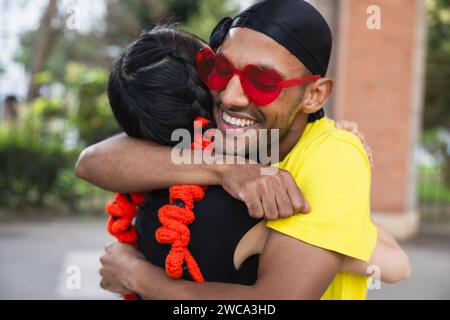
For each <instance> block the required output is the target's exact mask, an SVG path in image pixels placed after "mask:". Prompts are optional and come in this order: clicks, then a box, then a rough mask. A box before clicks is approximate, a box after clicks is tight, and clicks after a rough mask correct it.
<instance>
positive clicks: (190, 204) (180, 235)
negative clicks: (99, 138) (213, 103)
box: [106, 117, 212, 300]
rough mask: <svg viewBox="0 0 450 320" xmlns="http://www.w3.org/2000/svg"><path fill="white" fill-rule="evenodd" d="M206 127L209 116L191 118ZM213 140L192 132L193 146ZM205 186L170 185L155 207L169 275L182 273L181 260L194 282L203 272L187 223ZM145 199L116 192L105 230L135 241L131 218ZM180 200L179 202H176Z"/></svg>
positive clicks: (108, 207)
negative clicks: (192, 250) (191, 248)
mask: <svg viewBox="0 0 450 320" xmlns="http://www.w3.org/2000/svg"><path fill="white" fill-rule="evenodd" d="M196 123H200V124H201V127H202V128H203V127H205V126H206V125H207V124H208V123H209V120H207V119H205V118H203V117H197V118H196V119H195V122H194V127H196ZM211 143H212V140H211V139H204V137H203V134H202V133H201V132H199V133H196V134H195V135H194V142H192V148H193V149H205V148H206V147H207V146H209V145H210V144H211ZM205 190H206V187H205V186H196V185H179V186H173V187H171V188H170V189H169V194H170V196H169V203H170V204H168V205H165V206H163V207H161V208H160V209H159V210H158V218H159V221H160V222H161V224H162V227H160V228H158V230H156V234H155V237H156V240H157V241H158V242H159V243H164V244H171V245H172V247H171V249H170V252H169V254H168V255H167V257H166V273H167V275H168V276H169V277H171V278H175V279H177V278H180V277H182V275H183V263H184V262H185V263H186V266H187V269H188V271H189V273H190V275H191V276H192V279H194V281H196V282H204V281H205V280H204V278H203V275H202V273H201V271H200V268H199V266H198V264H197V262H196V261H195V259H194V257H193V256H192V254H191V253H190V251H189V250H188V249H187V246H188V245H189V241H190V231H189V228H188V227H187V226H188V225H189V224H191V223H192V222H194V220H195V215H194V212H193V211H192V209H193V208H194V202H195V201H200V200H201V199H203V197H204V194H205V193H204V191H205ZM143 201H144V196H143V194H142V193H130V194H124V193H117V194H116V195H115V196H114V201H113V202H109V203H107V204H106V212H107V213H108V214H109V219H108V223H107V230H108V232H109V233H110V234H111V235H112V236H114V237H115V238H116V239H117V240H118V241H119V242H122V243H128V244H131V245H135V244H136V241H137V233H136V228H135V226H134V225H133V219H134V218H135V216H136V213H137V207H138V206H139V204H141V203H142V202H143ZM180 201H181V203H182V206H180V205H175V204H174V203H175V202H176V203H177V204H179V203H180ZM124 299H125V300H136V295H135V294H133V293H131V294H127V295H125V296H124Z"/></svg>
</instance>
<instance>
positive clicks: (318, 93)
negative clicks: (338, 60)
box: [302, 78, 333, 114]
mask: <svg viewBox="0 0 450 320" xmlns="http://www.w3.org/2000/svg"><path fill="white" fill-rule="evenodd" d="M332 91H333V80H331V79H329V78H320V79H318V80H316V81H315V82H314V83H313V84H310V85H309V86H307V88H306V92H305V95H304V97H303V101H302V110H303V112H305V113H307V114H311V113H314V112H316V111H318V110H320V109H321V108H322V107H323V106H324V105H325V103H326V102H327V100H328V98H329V97H330V95H331V92H332Z"/></svg>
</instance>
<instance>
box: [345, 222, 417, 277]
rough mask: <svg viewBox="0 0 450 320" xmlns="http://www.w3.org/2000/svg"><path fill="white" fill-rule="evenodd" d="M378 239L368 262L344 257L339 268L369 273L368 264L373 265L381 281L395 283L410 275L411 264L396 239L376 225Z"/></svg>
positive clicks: (364, 273)
mask: <svg viewBox="0 0 450 320" xmlns="http://www.w3.org/2000/svg"><path fill="white" fill-rule="evenodd" d="M377 228H378V241H377V245H376V247H375V251H374V253H373V255H372V258H371V259H370V261H369V262H364V261H361V260H357V259H353V258H349V257H346V258H345V260H344V262H343V264H342V267H341V270H342V271H344V272H351V273H356V274H361V275H370V274H369V273H368V268H369V266H372V265H375V266H378V267H379V269H380V276H381V281H383V282H386V283H395V282H399V281H402V280H405V279H408V278H409V277H410V276H411V265H410V262H409V258H408V255H407V254H406V253H405V251H403V249H402V248H401V247H400V245H399V244H398V243H397V241H396V240H395V239H394V238H393V237H392V236H391V235H390V234H389V233H388V232H387V231H386V230H385V229H383V228H382V227H380V226H379V225H377Z"/></svg>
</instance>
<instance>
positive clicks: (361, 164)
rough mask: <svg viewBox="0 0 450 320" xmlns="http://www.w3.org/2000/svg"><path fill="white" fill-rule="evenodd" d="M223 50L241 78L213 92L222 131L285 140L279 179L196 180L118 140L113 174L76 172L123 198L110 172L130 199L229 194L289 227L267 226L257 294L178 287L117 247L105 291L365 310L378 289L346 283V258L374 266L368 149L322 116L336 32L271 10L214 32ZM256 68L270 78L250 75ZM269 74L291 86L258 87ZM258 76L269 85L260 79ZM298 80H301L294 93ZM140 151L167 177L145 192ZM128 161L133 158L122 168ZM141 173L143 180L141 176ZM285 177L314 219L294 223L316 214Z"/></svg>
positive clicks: (215, 286) (292, 12)
mask: <svg viewBox="0 0 450 320" xmlns="http://www.w3.org/2000/svg"><path fill="white" fill-rule="evenodd" d="M214 43H216V44H218V45H219V46H220V48H218V52H219V53H220V54H221V55H223V56H224V57H226V58H227V59H228V60H230V61H231V62H232V65H233V66H234V68H235V70H234V71H233V72H234V74H233V75H232V76H231V77H229V79H227V84H226V86H225V87H224V88H221V89H219V90H215V91H213V97H214V99H215V102H216V104H215V106H214V118H215V120H216V123H217V127H218V129H219V130H221V131H226V130H234V129H236V128H238V127H242V126H240V125H239V123H241V122H242V121H246V122H247V123H251V126H250V127H251V129H255V130H259V129H278V130H279V133H280V141H279V153H280V157H279V158H280V159H282V161H281V162H279V163H278V164H277V166H278V167H279V168H280V169H282V170H279V173H278V174H276V175H274V176H266V177H262V176H258V175H259V167H258V166H257V165H253V166H252V165H247V167H245V170H243V169H241V170H234V169H230V167H229V166H227V165H222V166H210V167H208V166H205V165H198V166H195V167H190V169H189V172H186V171H187V170H186V168H185V167H183V166H179V167H177V166H175V165H173V164H171V163H170V161H168V160H167V159H168V157H169V153H168V151H167V150H166V149H165V148H164V147H156V146H152V147H149V146H148V145H147V147H148V149H147V150H150V149H151V152H150V151H148V152H147V153H145V151H144V149H145V148H146V147H144V144H139V143H138V142H130V141H127V142H125V140H126V138H121V139H122V142H121V141H120V139H119V140H118V139H116V140H114V143H115V147H112V144H107V143H106V144H105V143H104V146H105V147H104V148H103V149H101V150H102V152H103V157H100V158H101V159H102V161H99V160H97V162H98V163H99V162H101V166H102V168H101V169H100V168H99V166H98V165H96V166H94V167H95V168H96V176H95V177H92V176H89V174H87V173H86V172H89V171H92V170H86V169H82V168H83V166H84V167H86V166H88V167H89V165H86V164H85V163H86V162H88V163H89V161H90V162H91V163H92V160H86V159H88V158H89V157H88V156H87V155H86V154H85V155H84V158H83V157H82V159H81V161H82V162H83V166H82V165H81V164H80V165H79V167H78V168H77V170H78V174H79V175H80V176H82V177H84V178H85V179H87V180H89V181H91V182H93V183H95V184H97V185H100V186H103V187H105V188H108V189H113V190H114V189H117V188H115V187H114V186H112V185H111V183H112V182H111V181H106V178H105V179H103V177H107V176H108V175H109V172H108V171H107V170H108V169H111V168H114V169H113V170H114V174H115V177H116V178H117V177H118V176H119V178H123V179H122V180H121V186H120V188H121V189H122V190H127V189H128V190H131V189H132V187H131V184H132V185H133V186H134V187H133V188H134V190H139V188H140V186H142V188H141V190H145V189H151V188H158V187H167V186H169V185H173V184H181V183H184V184H186V183H196V184H205V185H208V184H222V185H223V186H224V188H225V189H226V190H227V191H229V192H230V194H231V195H233V196H235V197H236V198H238V199H240V200H242V201H244V202H245V203H246V204H247V207H248V210H249V212H250V214H252V215H254V216H255V217H258V216H260V217H262V216H265V217H266V218H269V219H270V218H271V217H272V218H273V217H274V216H273V215H275V217H278V218H280V219H276V220H271V221H268V222H267V223H266V226H267V227H268V229H269V230H270V231H269V234H268V236H267V240H266V241H265V242H264V244H263V248H262V252H261V257H260V260H259V270H258V279H257V281H256V283H255V284H254V285H252V286H244V285H236V284H225V283H204V284H202V285H196V284H193V283H191V282H188V281H173V280H171V279H168V278H167V277H165V275H164V273H162V271H161V270H160V269H159V268H156V267H155V266H153V265H151V264H149V263H147V262H146V261H144V260H143V259H142V256H141V255H140V254H139V253H138V252H136V251H135V250H134V249H133V248H131V247H129V246H123V245H122V246H121V245H114V246H108V247H107V251H108V253H107V254H106V255H105V257H104V258H103V260H102V263H103V265H104V267H103V268H102V275H103V282H102V283H103V285H104V287H105V288H107V289H109V290H111V291H115V292H120V293H128V292H136V293H138V294H139V295H140V296H141V297H144V298H149V299H208V298H209V299H229V298H233V299H273V298H275V299H318V298H323V299H364V298H365V295H366V290H367V277H365V276H358V275H355V274H352V273H342V272H339V271H340V270H341V269H340V268H341V266H342V264H343V263H344V258H345V257H351V258H355V259H358V260H361V261H366V262H368V261H369V260H370V258H371V256H372V254H373V251H374V248H375V245H376V241H377V231H376V228H375V227H374V225H373V224H372V223H371V221H370V183H371V172H370V164H369V160H368V157H367V154H366V152H365V149H364V147H363V146H362V144H361V141H360V140H359V139H358V138H357V137H356V136H354V135H353V134H351V133H349V132H346V131H343V130H339V129H337V128H336V127H335V125H334V122H333V121H332V120H330V119H328V118H326V117H324V116H323V111H322V108H323V107H324V105H325V103H326V101H327V99H328V98H329V96H330V94H331V92H332V87H333V83H332V80H331V79H329V78H326V77H325V74H326V69H327V66H328V61H329V56H330V51H331V34H330V32H329V29H328V26H327V25H326V23H325V21H324V20H323V18H322V17H321V16H320V14H319V13H318V12H317V11H316V10H315V9H314V8H313V7H312V6H310V5H309V4H307V3H306V2H304V1H300V0H277V1H274V0H266V1H261V2H258V3H257V4H255V5H254V6H252V7H251V8H250V9H248V10H246V11H244V12H243V13H241V14H240V15H239V16H238V17H236V18H235V19H233V20H231V19H230V20H223V21H222V22H221V24H219V26H218V27H216V29H215V31H214V32H213V35H212V39H211V45H212V46H213V47H214ZM255 65H256V66H257V67H258V68H259V69H255V68H250V67H249V66H255ZM250 69H251V71H252V72H253V74H252V72H250V71H248V70H250ZM239 70H240V71H239ZM242 70H244V71H242ZM245 70H247V72H246V71H245ZM258 70H259V71H258ZM264 70H271V71H270V72H271V73H272V74H273V72H276V73H277V74H279V75H281V78H282V79H283V81H282V83H283V85H281V82H279V83H276V84H271V85H268V84H267V83H265V84H263V85H261V84H258V83H257V82H258V81H262V80H261V79H262V78H264V76H266V75H267V73H262V72H263V71H264ZM258 72H261V73H260V74H261V75H263V76H261V77H258V76H255V73H256V74H258ZM310 75H320V79H315V80H314V81H313V82H311V83H308V82H307V81H304V82H303V80H305V79H307V77H308V76H310ZM292 79H296V80H294V81H291V82H289V81H290V80H292ZM299 79H303V80H300V81H297V80H299ZM308 79H311V78H308ZM285 80H289V81H285ZM255 88H256V91H257V94H256V96H255ZM277 90H278V91H277ZM269 100H271V101H269ZM257 102H258V103H257ZM230 119H231V120H230ZM233 119H238V120H239V122H236V121H235V120H233ZM242 123H243V122H242ZM249 129H250V128H249ZM124 139H125V140H124ZM138 146H139V147H141V151H140V152H141V153H140V154H141V157H140V158H141V159H143V158H145V157H144V156H143V155H144V153H145V154H146V155H147V156H149V157H152V158H151V159H152V161H151V162H152V163H153V164H154V165H155V168H157V167H159V168H160V170H159V171H158V172H160V173H161V176H164V182H163V181H162V180H163V178H161V177H155V178H153V179H154V180H153V182H154V184H153V185H151V186H150V185H149V184H148V181H146V182H144V172H145V171H146V169H144V168H143V167H139V163H138V162H139V161H133V160H132V159H131V158H127V157H126V155H127V154H128V152H126V151H125V150H131V149H133V150H136V149H137V148H138ZM97 149H98V147H97ZM113 149H114V152H112V151H111V152H110V151H108V150H113ZM94 150H95V149H94ZM117 150H119V151H121V150H124V152H123V155H120V156H121V157H122V158H120V159H119V160H117V157H119V155H118V153H117V152H116V151H117ZM108 152H109V153H108ZM112 154H114V157H115V160H109V161H115V162H110V165H109V166H108V162H107V161H108V158H111V157H109V156H110V155H112ZM97 155H98V152H97ZM90 158H91V159H92V156H91V157H90ZM100 158H99V159H100ZM136 158H139V157H136ZM94 162H95V161H94ZM119 162H120V163H121V165H120V166H118V165H117V164H118V163H119ZM121 166H122V167H127V168H128V171H127V173H126V174H123V175H121V173H120V171H119V170H118V168H119V167H121ZM243 166H244V165H243ZM130 167H132V168H135V171H134V173H131V169H130ZM155 170H156V169H155ZM227 170H228V171H227ZM110 172H111V173H112V172H113V171H110ZM223 172H226V174H223ZM256 172H258V173H256ZM286 172H289V173H290V174H291V176H292V177H293V178H294V179H295V182H296V184H297V186H298V187H300V189H301V190H302V191H303V193H304V196H305V198H306V199H307V200H308V202H309V204H310V207H311V208H312V210H311V212H310V213H309V214H295V215H293V216H291V215H290V212H292V211H295V212H300V211H308V209H307V208H306V207H308V205H307V204H306V203H304V202H302V201H301V200H299V199H298V195H297V194H295V191H293V190H294V189H295V188H292V186H291V187H289V186H284V184H287V185H289V183H290V182H289V181H290V180H289V179H287V178H286ZM211 173H213V174H212V175H211ZM99 177H100V178H99ZM126 177H128V179H129V180H127V181H129V183H130V185H129V186H130V187H129V188H128V187H126V186H127V184H126V183H124V181H125V180H126ZM145 178H148V177H145ZM101 179H103V180H101ZM157 179H161V180H157ZM140 183H141V185H140ZM270 215H272V216H270ZM129 261H134V262H135V263H133V264H132V266H133V269H132V271H133V272H127V271H131V270H130V269H129V267H127V262H129ZM129 264H130V263H128V265H129ZM161 288H163V289H161Z"/></svg>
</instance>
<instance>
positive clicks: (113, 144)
mask: <svg viewBox="0 0 450 320" xmlns="http://www.w3.org/2000/svg"><path fill="white" fill-rule="evenodd" d="M171 150H172V149H171V148H170V147H167V146H160V145H157V144H155V143H152V142H149V141H144V140H138V139H132V138H130V137H128V136H127V135H125V134H120V135H117V136H115V137H112V138H109V139H107V140H105V141H102V142H100V143H97V144H95V145H93V146H90V147H88V148H87V149H85V150H84V151H83V152H82V154H81V155H80V157H79V159H78V162H77V165H76V173H77V175H78V176H79V177H80V178H82V179H84V180H86V181H88V182H90V183H92V184H94V185H96V186H98V187H100V188H103V189H106V190H109V191H114V192H139V191H148V190H153V189H160V188H168V187H170V186H172V185H176V184H201V185H217V184H220V175H219V170H220V168H221V167H222V165H206V164H175V163H174V162H173V161H172V160H171ZM186 152H189V151H186Z"/></svg>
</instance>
